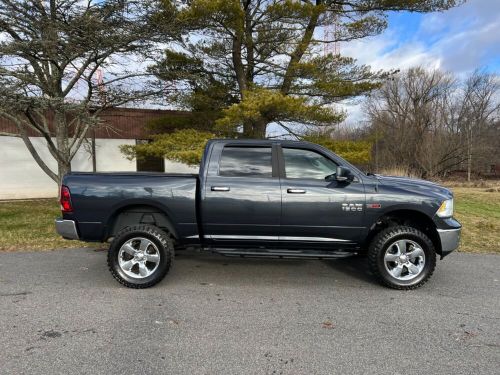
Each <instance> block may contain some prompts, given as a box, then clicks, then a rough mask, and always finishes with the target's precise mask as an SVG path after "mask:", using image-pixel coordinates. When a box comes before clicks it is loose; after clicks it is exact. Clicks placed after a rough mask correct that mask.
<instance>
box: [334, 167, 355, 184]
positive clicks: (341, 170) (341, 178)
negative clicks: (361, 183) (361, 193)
mask: <svg viewBox="0 0 500 375" xmlns="http://www.w3.org/2000/svg"><path fill="white" fill-rule="evenodd" d="M335 179H336V180H337V181H338V182H352V181H353V180H354V175H353V174H352V172H351V170H350V169H349V168H346V167H341V166H338V167H337V173H336V175H335Z"/></svg>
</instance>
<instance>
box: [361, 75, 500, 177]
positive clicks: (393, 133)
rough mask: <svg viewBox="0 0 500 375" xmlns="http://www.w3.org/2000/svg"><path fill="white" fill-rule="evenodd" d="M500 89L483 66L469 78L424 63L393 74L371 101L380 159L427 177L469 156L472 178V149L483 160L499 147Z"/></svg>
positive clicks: (457, 165)
mask: <svg viewBox="0 0 500 375" xmlns="http://www.w3.org/2000/svg"><path fill="white" fill-rule="evenodd" d="M498 89H499V86H498V77H496V76H494V75H492V74H487V73H484V72H480V71H476V72H474V73H472V74H471V75H470V76H469V77H467V78H466V79H465V80H460V79H458V78H456V77H455V76H453V75H452V74H450V73H445V72H442V71H440V70H425V69H423V68H421V67H420V68H411V69H408V70H406V71H403V72H401V73H400V74H398V75H397V76H394V77H393V78H392V79H391V80H389V81H388V82H386V83H385V84H384V86H383V87H381V88H380V89H379V90H377V91H376V92H374V93H373V95H371V97H370V99H369V100H368V101H367V105H366V109H367V113H368V115H369V118H370V121H371V128H372V131H373V133H375V134H376V135H377V136H376V138H377V141H376V150H377V151H376V152H377V155H376V158H377V160H378V161H379V162H380V164H381V166H382V167H385V168H393V167H396V168H400V169H403V170H407V171H409V172H410V173H412V174H415V175H418V176H423V177H435V176H445V175H446V174H447V173H448V172H450V171H452V170H454V169H457V168H460V167H461V166H462V164H463V163H464V162H466V164H467V170H468V178H469V179H470V173H471V172H470V171H471V165H472V162H473V159H472V155H473V150H475V151H474V152H476V153H477V155H476V159H475V160H479V157H480V155H481V154H484V152H490V153H491V150H492V149H494V147H495V141H496V138H495V137H492V134H495V126H496V125H495V115H496V114H498V110H499V105H500V104H499V102H498V96H497V93H498ZM496 134H497V136H498V133H496ZM480 150H483V151H482V152H481V151H480Z"/></svg>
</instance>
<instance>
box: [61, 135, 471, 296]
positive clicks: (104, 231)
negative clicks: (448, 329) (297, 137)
mask: <svg viewBox="0 0 500 375" xmlns="http://www.w3.org/2000/svg"><path fill="white" fill-rule="evenodd" d="M61 207H62V214H63V217H62V218H61V219H57V220H56V228H57V232H58V233H59V234H60V235H61V236H63V237H64V238H67V239H79V240H82V241H89V242H91V241H96V242H104V241H109V240H111V241H112V242H111V245H110V248H109V252H108V265H109V269H110V270H111V273H112V275H113V276H114V277H115V278H116V279H117V280H118V281H119V282H120V283H122V284H123V285H125V286H128V287H133V288H146V287H149V286H152V285H154V284H156V283H158V282H159V281H160V280H162V279H163V277H165V275H166V274H167V272H168V271H169V269H170V267H171V265H172V262H173V260H174V251H176V250H181V249H183V248H186V247H198V248H200V249H201V250H204V251H211V252H216V253H220V254H223V255H229V256H250V257H279V258H320V259H327V258H338V257H344V256H348V255H352V254H360V255H366V256H367V258H368V262H369V264H370V267H371V270H372V272H373V273H374V275H375V276H376V277H377V278H378V279H379V280H380V281H381V282H382V283H383V284H384V285H386V286H389V287H392V288H396V289H413V288H416V287H419V286H420V285H422V284H423V283H424V282H425V281H426V280H428V279H429V277H430V276H431V275H432V273H433V271H434V268H435V266H436V254H438V255H440V256H441V258H442V257H444V256H446V255H447V254H449V253H450V252H452V251H453V250H455V249H456V248H457V246H458V244H459V238H460V230H461V225H460V224H459V223H458V222H457V221H456V220H455V219H453V195H452V193H451V192H450V191H449V190H448V189H446V188H444V187H441V186H438V185H436V184H434V183H430V182H427V181H421V180H413V179H407V178H397V177H384V176H379V175H372V174H365V173H363V172H361V171H360V170H358V169H357V168H356V167H354V166H353V165H351V164H349V163H348V162H347V161H345V160H344V159H342V158H340V157H339V156H337V155H335V154H334V153H332V152H331V151H329V150H327V149H325V148H323V147H320V146H318V145H315V144H311V143H307V142H295V141H282V140H275V141H273V140H212V141H209V142H208V144H207V146H206V149H205V152H204V155H203V160H202V162H201V166H200V173H199V175H194V174H193V175H191V174H164V173H71V174H68V175H66V176H65V177H64V180H63V184H62V187H61Z"/></svg>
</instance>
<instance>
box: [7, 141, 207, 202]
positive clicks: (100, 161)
mask: <svg viewBox="0 0 500 375" xmlns="http://www.w3.org/2000/svg"><path fill="white" fill-rule="evenodd" d="M31 141H32V142H33V145H34V146H35V148H36V149H37V150H38V152H39V154H40V156H41V158H42V159H43V160H44V161H45V162H46V163H47V164H48V166H49V167H50V168H51V169H52V170H53V171H57V163H56V162H55V160H54V159H53V158H52V156H51V155H50V153H49V151H48V150H47V147H46V146H45V142H44V140H43V138H40V137H35V138H31ZM124 144H130V145H134V144H135V140H133V139H96V160H97V171H98V172H109V171H135V170H136V162H135V160H132V161H129V160H127V159H126V158H125V157H124V156H123V154H122V153H121V152H120V150H119V146H120V145H124ZM71 168H72V170H73V171H84V172H90V171H92V157H91V155H90V153H89V152H87V150H86V148H85V147H81V148H80V150H79V151H78V153H77V154H76V155H75V157H74V158H73V161H72V162H71ZM165 171H166V172H177V173H197V171H198V168H192V167H188V166H187V165H185V164H181V163H175V162H171V161H168V160H166V161H165ZM56 196H57V184H56V183H55V182H54V181H52V180H51V179H50V177H49V176H47V175H46V174H45V172H44V171H42V169H41V168H40V167H39V166H38V164H37V163H36V162H35V160H34V159H33V157H32V156H31V154H30V153H29V151H28V150H27V149H26V146H25V145H24V142H23V141H22V139H20V138H16V137H3V136H0V199H20V198H50V197H56Z"/></svg>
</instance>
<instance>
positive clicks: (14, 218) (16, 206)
mask: <svg viewBox="0 0 500 375" xmlns="http://www.w3.org/2000/svg"><path fill="white" fill-rule="evenodd" d="M58 216H61V211H60V208H59V203H58V202H57V199H55V198H54V199H37V200H29V201H6V202H0V250H2V251H15V250H48V249H61V248H65V247H82V246H86V244H85V243H84V242H79V241H68V240H63V239H62V238H61V237H60V236H59V235H58V234H57V233H56V232H55V226H54V219H55V218H56V217H58Z"/></svg>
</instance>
